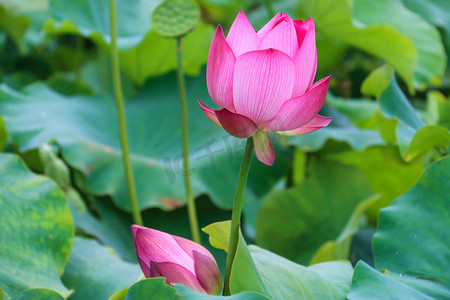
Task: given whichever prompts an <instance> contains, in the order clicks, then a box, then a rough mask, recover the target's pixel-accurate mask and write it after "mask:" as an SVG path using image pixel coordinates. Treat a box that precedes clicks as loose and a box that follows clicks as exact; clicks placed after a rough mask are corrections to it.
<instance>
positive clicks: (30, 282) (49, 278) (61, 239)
mask: <svg viewBox="0 0 450 300" xmlns="http://www.w3.org/2000/svg"><path fill="white" fill-rule="evenodd" d="M0 182H1V185H0V228H1V231H0V265H1V268H0V288H2V289H3V291H4V292H5V294H6V295H7V296H9V297H12V296H14V295H16V294H17V293H19V292H21V291H23V290H25V289H28V288H35V287H40V288H49V289H53V290H56V291H57V292H58V293H60V294H62V295H66V296H67V295H68V294H70V292H69V290H67V288H66V287H65V286H64V285H63V284H62V282H61V280H60V278H59V276H60V275H61V274H62V272H63V270H64V265H65V263H66V262H67V259H68V258H69V254H70V248H71V246H72V241H73V234H74V226H73V223H72V217H71V215H70V210H69V206H68V204H67V200H66V198H65V197H64V193H63V192H62V191H61V190H60V189H59V188H58V187H57V185H56V184H55V183H54V182H53V181H51V180H50V179H48V178H46V177H43V176H36V175H34V174H33V173H31V172H30V171H29V170H28V169H27V168H26V167H25V165H24V164H23V163H22V161H21V160H20V159H19V158H18V157H16V156H15V155H12V154H0Z"/></svg>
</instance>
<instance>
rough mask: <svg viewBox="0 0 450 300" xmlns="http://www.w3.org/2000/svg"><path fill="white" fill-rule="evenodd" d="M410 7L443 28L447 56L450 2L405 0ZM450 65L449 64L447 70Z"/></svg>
mask: <svg viewBox="0 0 450 300" xmlns="http://www.w3.org/2000/svg"><path fill="white" fill-rule="evenodd" d="M403 3H404V4H405V6H406V7H408V9H410V10H411V11H413V12H415V13H416V14H418V15H421V16H422V17H424V18H425V19H426V20H427V21H428V22H430V23H432V24H434V25H435V26H437V27H439V28H442V29H443V31H444V33H443V34H442V39H443V41H444V43H445V46H446V52H447V57H449V56H450V55H449V54H450V2H448V1H442V0H428V1H422V0H403ZM449 67H450V65H449V64H447V70H449Z"/></svg>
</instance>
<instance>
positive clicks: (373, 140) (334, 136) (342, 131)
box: [288, 126, 384, 152]
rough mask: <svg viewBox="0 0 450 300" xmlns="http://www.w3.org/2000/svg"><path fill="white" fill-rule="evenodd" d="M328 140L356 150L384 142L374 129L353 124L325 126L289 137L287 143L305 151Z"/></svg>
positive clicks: (316, 148)
mask: <svg viewBox="0 0 450 300" xmlns="http://www.w3.org/2000/svg"><path fill="white" fill-rule="evenodd" d="M329 140H334V141H338V142H345V143H347V144H349V145H350V146H351V147H352V148H353V149H357V150H363V149H365V148H367V147H369V146H374V145H383V144H384V141H383V139H382V138H381V136H380V134H379V133H378V132H377V131H376V130H370V129H360V128H358V127H354V126H346V127H344V126H342V127H341V126H336V127H326V128H324V129H321V130H318V131H315V132H313V133H309V134H305V135H299V136H292V137H289V139H288V143H289V144H290V145H293V146H296V147H298V148H300V149H302V150H303V151H305V152H314V151H317V150H319V149H321V148H322V147H323V146H324V145H325V143H326V142H327V141H329Z"/></svg>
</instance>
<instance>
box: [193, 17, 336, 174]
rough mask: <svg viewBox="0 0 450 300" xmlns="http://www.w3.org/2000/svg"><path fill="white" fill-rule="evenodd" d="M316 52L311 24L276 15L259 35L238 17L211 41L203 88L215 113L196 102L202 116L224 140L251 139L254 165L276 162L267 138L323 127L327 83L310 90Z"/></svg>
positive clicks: (296, 133)
mask: <svg viewBox="0 0 450 300" xmlns="http://www.w3.org/2000/svg"><path fill="white" fill-rule="evenodd" d="M316 68H317V50H316V38H315V31H314V22H313V20H312V19H309V20H307V21H306V22H303V21H301V20H292V19H291V18H290V17H289V16H288V15H287V14H281V13H278V14H277V15H276V16H275V17H273V18H272V20H270V21H269V22H268V23H267V24H266V25H264V27H263V28H261V29H260V30H259V31H258V32H257V31H255V29H253V26H252V25H251V24H250V22H249V21H248V19H247V17H246V16H245V14H244V13H243V12H242V11H241V12H239V14H238V15H237V17H236V20H234V23H233V25H232V26H231V28H230V31H229V32H228V35H227V37H226V38H225V37H224V35H223V32H222V28H221V27H220V25H219V26H218V27H217V30H216V33H215V35H214V37H213V40H212V43H211V48H210V51H209V56H208V64H207V68H206V82H207V86H208V91H209V94H210V96H211V98H212V100H213V101H214V102H215V103H216V104H217V106H219V108H220V109H219V110H214V109H212V108H210V107H208V106H206V105H205V104H203V103H202V102H201V101H200V99H199V104H200V107H201V109H202V110H203V112H204V113H205V114H206V116H207V117H208V118H209V119H210V120H211V121H213V122H214V123H216V124H217V125H219V126H222V127H223V128H224V129H225V130H226V131H227V132H228V133H229V134H231V135H233V136H236V137H239V138H249V137H253V141H254V145H255V153H256V156H257V157H258V159H259V160H260V161H261V162H263V163H265V164H267V165H272V164H273V161H274V159H275V153H274V151H273V148H272V145H271V143H270V139H269V136H268V134H267V133H268V132H278V133H280V134H283V135H301V134H306V133H310V132H313V131H316V130H318V129H321V128H323V127H325V126H327V125H328V124H329V123H330V122H331V118H327V117H322V116H319V115H317V113H318V112H319V110H320V108H321V107H322V105H323V103H324V102H325V98H326V95H327V91H328V84H329V79H330V78H329V77H326V78H324V79H322V80H319V81H318V82H316V83H314V84H313V81H314V77H315V75H316Z"/></svg>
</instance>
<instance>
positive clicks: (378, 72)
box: [361, 64, 394, 99]
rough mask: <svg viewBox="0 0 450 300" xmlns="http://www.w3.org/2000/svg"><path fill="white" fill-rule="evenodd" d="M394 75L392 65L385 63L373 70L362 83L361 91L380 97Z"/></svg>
mask: <svg viewBox="0 0 450 300" xmlns="http://www.w3.org/2000/svg"><path fill="white" fill-rule="evenodd" d="M393 75H394V69H393V68H392V67H391V65H388V64H385V65H383V66H381V67H378V68H376V69H375V70H373V71H372V72H371V73H370V74H369V76H367V77H366V79H364V81H363V83H362V84H361V93H363V94H366V95H371V96H375V98H377V99H378V98H379V97H380V95H381V93H382V92H383V91H384V90H385V89H386V88H387V87H388V86H389V84H390V83H391V80H392V76H393Z"/></svg>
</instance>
